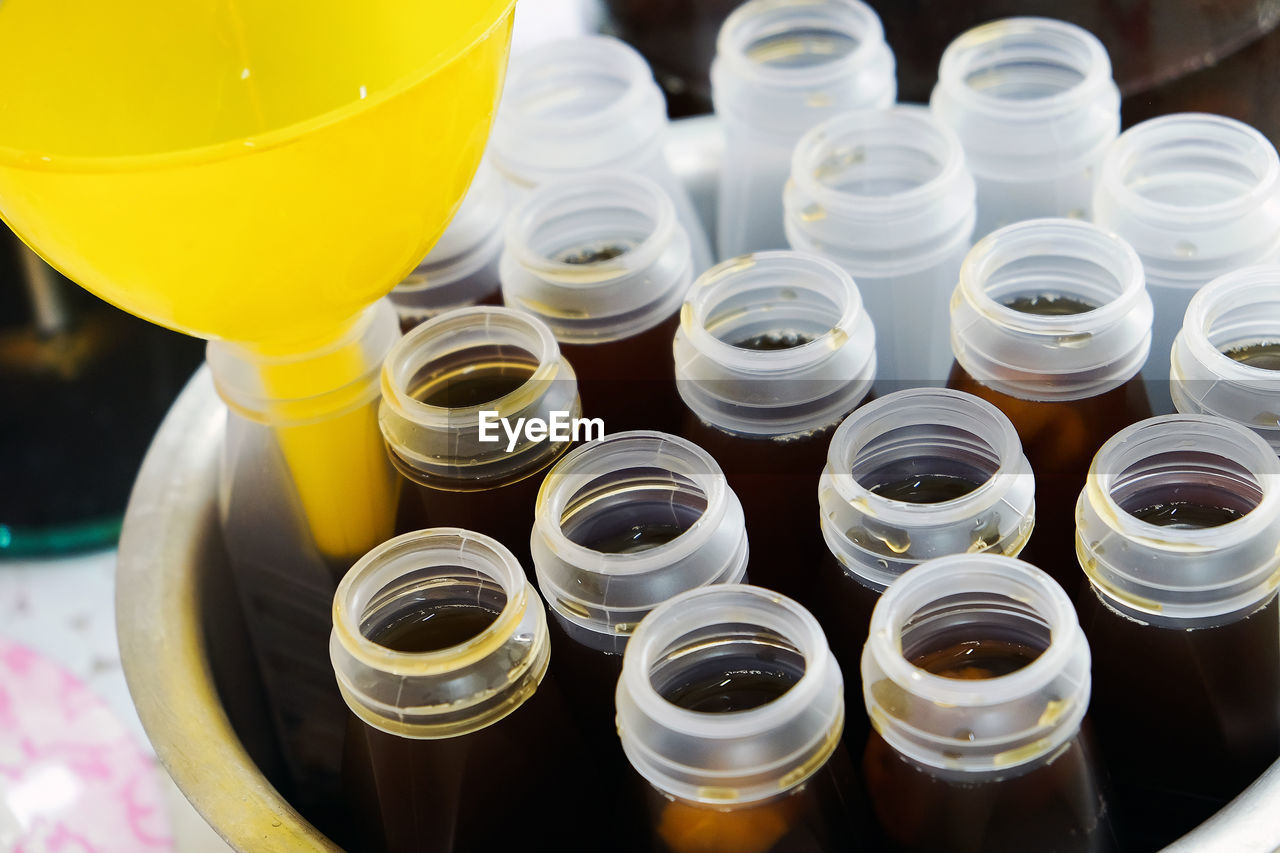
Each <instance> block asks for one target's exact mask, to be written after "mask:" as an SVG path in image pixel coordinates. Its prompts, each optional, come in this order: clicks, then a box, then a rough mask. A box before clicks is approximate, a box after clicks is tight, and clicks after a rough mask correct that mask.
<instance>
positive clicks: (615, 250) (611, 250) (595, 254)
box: [560, 243, 631, 264]
mask: <svg viewBox="0 0 1280 853" xmlns="http://www.w3.org/2000/svg"><path fill="white" fill-rule="evenodd" d="M629 251H631V247H630V246H624V245H620V244H617V243H601V244H600V245H598V246H584V247H583V248H580V249H577V250H575V251H572V252H569V253H567V254H565V255H562V256H561V257H560V262H561V263H564V264H598V263H600V262H601V261H611V260H613V259H614V258H620V257H622V256H623V255H625V254H626V253H627V252H629Z"/></svg>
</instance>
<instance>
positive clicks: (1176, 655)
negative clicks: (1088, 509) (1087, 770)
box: [1078, 592, 1280, 849]
mask: <svg viewBox="0 0 1280 853" xmlns="http://www.w3.org/2000/svg"><path fill="white" fill-rule="evenodd" d="M1078 609H1079V611H1080V623H1081V625H1082V626H1083V628H1084V630H1085V634H1086V636H1087V637H1088V639H1089V645H1090V647H1091V648H1092V649H1093V650H1094V652H1093V699H1092V705H1091V714H1092V716H1093V718H1094V722H1095V723H1096V725H1097V729H1098V737H1099V743H1100V744H1101V746H1102V754H1103V756H1104V757H1105V758H1106V761H1107V766H1108V768H1109V769H1110V770H1111V774H1112V777H1113V778H1114V779H1115V781H1116V783H1117V784H1116V794H1117V803H1116V805H1117V814H1118V817H1117V822H1118V823H1120V825H1121V826H1122V828H1124V827H1128V832H1129V834H1133V835H1134V836H1135V838H1134V843H1135V844H1140V845H1141V846H1142V847H1144V848H1146V849H1151V848H1153V847H1155V846H1162V845H1164V844H1167V843H1169V842H1170V841H1172V840H1174V839H1175V838H1177V837H1178V836H1179V835H1181V834H1182V833H1184V832H1186V831H1187V830H1189V829H1191V828H1192V827H1194V826H1195V825H1196V824H1198V823H1200V822H1201V821H1203V820H1204V819H1205V818H1207V817H1208V816H1209V815H1210V814H1212V813H1213V812H1215V811H1216V810H1217V809H1218V808H1220V807H1221V806H1222V804H1223V803H1224V802H1225V801H1226V800H1228V799H1229V798H1231V797H1233V796H1235V795H1236V794H1238V793H1239V792H1240V791H1241V790H1243V789H1244V788H1245V786H1246V785H1248V784H1249V783H1250V782H1252V781H1253V779H1254V778H1256V777H1257V776H1258V775H1259V774H1261V772H1262V771H1263V770H1265V769H1266V767H1267V766H1268V765H1270V764H1271V762H1273V761H1274V760H1275V759H1276V758H1277V757H1280V618H1278V616H1277V604H1276V599H1275V598H1274V597H1273V598H1272V599H1271V601H1270V602H1269V603H1268V604H1267V605H1266V606H1265V607H1264V608H1262V609H1261V610H1258V611H1256V612H1255V613H1253V614H1252V615H1251V616H1249V617H1247V618H1245V619H1240V620H1238V621H1236V622H1233V623H1231V624H1228V625H1222V626H1219V627H1213V628H1199V629H1196V630H1192V631H1186V630H1181V629H1177V628H1161V627H1157V626H1154V625H1144V624H1141V623H1139V622H1135V621H1133V620H1132V619H1128V618H1126V617H1124V616H1121V615H1120V614H1118V613H1116V612H1115V611H1114V610H1112V609H1111V608H1110V607H1108V606H1106V605H1105V604H1103V603H1102V601H1100V600H1099V598H1098V596H1097V594H1096V593H1094V592H1089V594H1087V595H1083V596H1081V599H1080V602H1079V606H1078Z"/></svg>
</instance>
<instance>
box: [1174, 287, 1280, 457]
mask: <svg viewBox="0 0 1280 853" xmlns="http://www.w3.org/2000/svg"><path fill="white" fill-rule="evenodd" d="M1273 349H1274V350H1275V355H1274V356H1272V355H1270V353H1271V352H1272V350H1273ZM1277 367H1280V266H1277V265H1265V266H1255V267H1246V268H1244V269H1241V270H1237V271H1236V272H1233V273H1228V274H1227V275H1225V276H1222V277H1220V278H1218V279H1215V280H1214V281H1213V282H1211V283H1210V284H1208V285H1206V286H1205V287H1203V288H1201V289H1200V290H1199V291H1198V292H1197V293H1196V295H1195V296H1194V297H1193V298H1192V300H1191V303H1190V305H1189V306H1188V307H1187V313H1186V316H1185V319H1184V321H1183V324H1182V331H1181V332H1180V333H1179V334H1178V336H1177V338H1176V339H1175V340H1174V343H1173V357H1172V364H1171V376H1170V382H1171V388H1170V390H1171V391H1172V394H1173V402H1174V405H1175V406H1177V408H1178V411H1180V412H1183V413H1185V414H1207V415H1218V416H1220V417H1224V418H1226V419H1227V420H1231V421H1235V422H1236V423H1238V424H1243V425H1244V426H1247V427H1249V428H1250V429H1252V430H1253V431H1254V432H1256V433H1257V434H1258V435H1260V436H1262V438H1263V439H1264V440H1266V442H1267V443H1268V444H1270V445H1271V447H1272V449H1273V450H1275V451H1276V452H1277V453H1280V418H1278V417H1277V415H1276V414H1275V413H1276V412H1277V411H1280V372H1278V371H1277V369H1276V368H1277Z"/></svg>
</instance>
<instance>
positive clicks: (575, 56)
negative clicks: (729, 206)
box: [489, 36, 712, 272]
mask: <svg viewBox="0 0 1280 853" xmlns="http://www.w3.org/2000/svg"><path fill="white" fill-rule="evenodd" d="M666 110H667V106H666V100H665V99H664V98H663V95H662V90H661V89H659V88H658V84H657V83H656V82H655V81H654V79H653V72H652V71H651V70H650V69H649V66H648V64H647V63H646V62H645V61H644V57H642V56H641V55H640V54H639V53H637V52H636V51H635V49H634V48H632V47H631V46H630V45H627V44H626V43H624V42H621V41H619V40H618V39H615V38H611V37H609V36H582V37H579V38H573V39H560V40H556V41H550V42H546V43H544V44H540V45H538V46H537V47H535V48H533V49H531V50H528V51H525V52H523V53H521V54H518V55H517V56H515V57H513V58H512V60H511V67H510V69H509V70H508V73H507V81H506V88H505V90H504V91H503V95H502V106H501V107H500V108H499V110H498V116H497V119H496V120H495V122H494V126H493V134H492V136H491V137H490V141H489V151H490V155H491V156H492V158H493V164H494V166H496V167H497V169H498V172H499V173H500V174H501V175H502V176H503V178H504V179H505V180H506V183H507V186H508V187H509V189H510V192H511V193H512V194H513V196H516V197H518V196H520V195H523V194H524V193H525V192H527V191H528V190H530V189H532V188H533V187H535V186H538V185H539V184H542V183H544V182H546V181H549V180H552V179H554V178H557V177H566V176H569V175H574V174H577V173H579V172H582V171H594V170H610V171H625V172H632V173H635V174H638V175H643V176H645V177H647V178H649V179H651V180H652V181H653V182H654V183H656V184H657V185H658V186H660V187H662V189H663V190H664V191H665V192H666V193H667V195H668V196H670V197H671V202H672V204H674V205H675V209H676V217H677V218H678V219H679V220H680V224H682V225H683V226H684V228H685V231H686V232H687V233H688V235H689V245H690V251H691V253H692V255H693V264H694V269H695V271H696V272H701V271H702V270H704V269H706V268H707V267H709V266H711V263H712V254H711V246H710V243H709V241H708V240H707V236H706V232H705V231H704V229H703V227H702V220H701V219H699V218H698V214H697V212H696V211H695V210H694V207H693V203H692V202H691V201H690V200H689V194H688V192H687V191H686V190H685V188H684V185H683V184H681V183H680V182H679V181H678V180H677V179H676V177H675V175H674V174H673V173H672V172H671V168H670V166H668V165H667V161H666V160H665V159H664V155H663V151H662V145H663V141H664V139H663V138H664V137H665V135H666V132H667V111H666Z"/></svg>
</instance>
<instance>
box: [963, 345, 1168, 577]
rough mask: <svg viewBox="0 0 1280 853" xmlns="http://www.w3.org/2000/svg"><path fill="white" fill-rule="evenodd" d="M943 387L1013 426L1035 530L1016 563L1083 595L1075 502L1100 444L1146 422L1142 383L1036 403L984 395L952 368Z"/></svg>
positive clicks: (986, 390) (991, 391)
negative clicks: (1031, 478) (1030, 485)
mask: <svg viewBox="0 0 1280 853" xmlns="http://www.w3.org/2000/svg"><path fill="white" fill-rule="evenodd" d="M947 387H948V388H953V389H955V390H958V391H967V392H968V393H970V394H973V395H975V396H978V397H981V398H982V399H984V400H986V401H987V402H989V403H991V404H992V405H994V406H995V407H996V408H998V409H999V410H1000V411H1002V412H1004V413H1005V415H1006V416H1007V417H1008V418H1009V420H1010V421H1012V422H1013V426H1014V428H1015V429H1016V430H1017V431H1018V437H1019V438H1020V439H1021V440H1022V452H1023V453H1024V454H1025V455H1026V457H1027V461H1028V462H1030V463H1031V470H1032V472H1033V473H1034V474H1035V480H1036V526H1035V530H1034V531H1033V532H1032V534H1031V538H1030V540H1028V542H1027V545H1026V547H1025V548H1024V549H1023V551H1022V553H1021V554H1020V555H1019V557H1020V559H1023V560H1026V561H1027V562H1028V563H1031V564H1032V565H1034V566H1036V567H1038V568H1041V569H1043V570H1045V571H1046V572H1048V573H1049V574H1050V575H1051V576H1052V577H1053V579H1054V580H1056V581H1057V582H1058V583H1060V584H1061V585H1062V587H1063V588H1064V589H1065V590H1066V591H1067V593H1068V594H1070V595H1073V596H1075V595H1076V594H1077V593H1078V591H1079V590H1080V589H1081V588H1082V578H1081V574H1080V566H1079V564H1078V563H1077V562H1076V559H1075V523H1076V522H1075V505H1076V500H1077V498H1079V497H1080V490H1081V489H1083V488H1084V484H1085V479H1086V477H1087V475H1088V473H1089V465H1090V464H1091V463H1092V462H1093V457H1094V455H1095V454H1097V452H1098V450H1099V448H1101V447H1102V445H1103V444H1105V443H1106V441H1107V439H1109V438H1111V436H1113V435H1115V434H1116V433H1117V432H1119V431H1120V430H1122V429H1124V428H1125V427H1127V426H1129V425H1131V424H1134V423H1137V422H1138V421H1140V420H1143V419H1145V418H1149V417H1151V405H1150V403H1149V402H1148V401H1147V393H1146V389H1145V388H1144V387H1143V384H1142V378H1141V376H1134V377H1133V378H1132V379H1130V380H1129V381H1128V382H1126V383H1124V384H1123V385H1120V386H1119V387H1117V388H1113V389H1111V390H1110V391H1107V392H1105V393H1102V394H1099V395H1098V396H1096V397H1088V398H1086V399H1083V400H1062V401H1050V402H1042V401H1035V400H1022V399H1019V398H1017V397H1011V396H1009V395H1008V394H1004V393H1001V392H1000V391H996V390H995V389H993V388H988V387H987V386H986V385H983V384H982V383H981V382H979V381H977V380H976V379H974V378H973V377H972V376H970V375H969V374H968V373H967V372H966V371H965V369H964V368H962V367H961V366H960V365H959V364H956V365H953V366H952V368H951V376H950V378H949V379H948V380H947Z"/></svg>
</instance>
